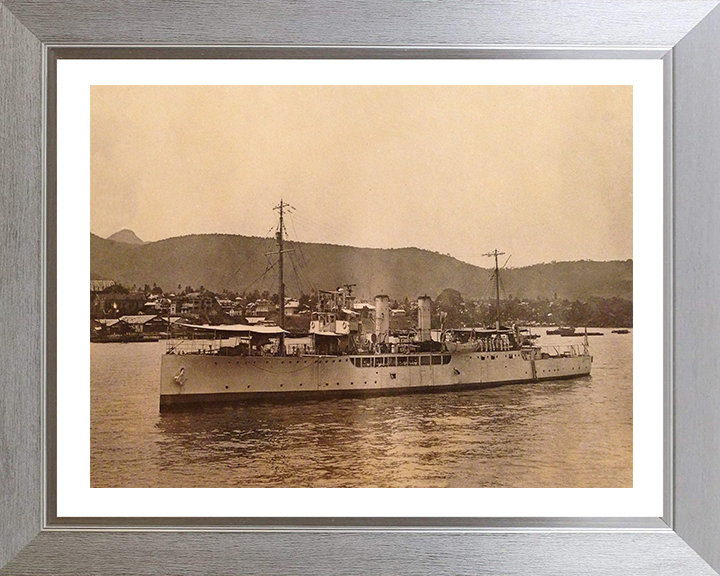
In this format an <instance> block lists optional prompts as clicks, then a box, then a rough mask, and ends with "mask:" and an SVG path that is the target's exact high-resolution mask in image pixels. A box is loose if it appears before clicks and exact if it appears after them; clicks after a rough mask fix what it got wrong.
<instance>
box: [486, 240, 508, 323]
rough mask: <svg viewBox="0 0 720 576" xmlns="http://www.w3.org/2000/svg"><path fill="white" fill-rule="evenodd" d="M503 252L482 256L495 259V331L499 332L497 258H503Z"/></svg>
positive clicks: (498, 274) (498, 273) (494, 251)
mask: <svg viewBox="0 0 720 576" xmlns="http://www.w3.org/2000/svg"><path fill="white" fill-rule="evenodd" d="M504 254H505V252H498V251H497V249H495V250H493V251H492V252H488V253H487V254H483V256H494V257H495V318H496V319H495V329H496V330H498V331H500V268H499V267H498V256H503V255H504Z"/></svg>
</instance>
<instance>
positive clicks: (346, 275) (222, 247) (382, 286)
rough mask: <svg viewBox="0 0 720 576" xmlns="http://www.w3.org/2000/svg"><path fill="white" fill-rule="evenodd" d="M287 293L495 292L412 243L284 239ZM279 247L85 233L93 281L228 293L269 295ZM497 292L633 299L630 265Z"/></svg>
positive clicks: (517, 279)
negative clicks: (351, 287) (348, 288)
mask: <svg viewBox="0 0 720 576" xmlns="http://www.w3.org/2000/svg"><path fill="white" fill-rule="evenodd" d="M285 249H286V250H289V251H290V252H289V253H288V255H286V257H285V284H286V293H287V294H288V295H290V296H298V295H299V293H300V291H301V290H302V291H304V292H305V293H309V292H310V290H311V289H312V288H317V289H321V290H333V289H335V288H337V287H338V286H341V285H342V284H345V283H351V284H356V288H355V294H356V295H357V296H359V297H361V298H372V297H373V296H375V295H376V294H380V293H384V294H388V295H389V296H390V297H391V298H392V299H397V300H402V299H404V298H405V297H408V298H409V299H414V298H416V297H417V296H419V295H424V294H427V295H429V296H431V297H432V298H435V297H436V296H437V295H438V294H439V293H440V292H441V291H442V290H444V289H445V288H452V289H455V290H458V291H459V292H460V293H461V294H462V295H463V297H464V298H471V299H477V298H489V297H492V296H493V295H494V283H493V282H491V278H492V270H490V269H485V268H480V267H478V266H474V265H472V264H468V263H466V262H462V261H460V260H457V259H456V258H453V257H451V256H448V255H444V254H439V253H437V252H432V251H429V250H421V249H419V248H393V249H376V248H356V247H352V246H337V245H334V244H313V243H298V242H289V241H286V243H285ZM276 250H277V247H276V246H275V245H274V241H273V240H272V239H271V238H259V237H250V236H239V235H230V234H201V235H190V236H180V237H176V238H168V239H166V240H159V241H157V242H142V241H141V240H140V239H139V238H137V236H136V235H135V234H134V233H133V232H131V231H129V230H124V231H122V232H120V233H117V234H114V235H113V236H111V237H110V238H108V239H104V238H101V237H99V236H96V235H94V234H90V275H91V279H102V280H114V281H115V282H117V283H120V284H122V285H124V286H127V287H131V286H133V285H135V286H137V287H142V286H144V285H145V284H148V285H150V286H152V285H153V284H157V285H158V286H160V287H161V288H163V289H164V290H165V291H166V292H173V291H176V290H178V289H184V288H185V287H186V286H192V287H193V288H195V289H198V288H200V287H201V286H203V287H204V288H205V289H207V290H211V291H214V292H222V291H223V290H229V291H232V292H238V293H240V292H243V291H248V292H249V291H253V290H255V289H257V290H259V291H261V292H262V291H263V290H268V291H269V292H271V293H274V292H277V282H278V280H277V278H278V271H277V265H276V264H275V261H276V259H277V258H276V256H275V255H272V254H269V253H272V252H274V251H276ZM500 278H501V295H502V296H503V298H505V297H511V296H514V297H518V298H533V299H535V298H538V297H544V298H550V299H554V298H560V299H568V300H576V299H585V298H589V297H594V296H596V297H604V298H611V297H618V298H623V299H626V300H632V297H633V294H632V286H633V284H632V278H633V263H632V260H627V261H610V262H595V261H588V260H582V261H574V262H552V263H543V264H535V265H532V266H525V267H518V268H508V269H506V270H503V271H502V272H501V274H500Z"/></svg>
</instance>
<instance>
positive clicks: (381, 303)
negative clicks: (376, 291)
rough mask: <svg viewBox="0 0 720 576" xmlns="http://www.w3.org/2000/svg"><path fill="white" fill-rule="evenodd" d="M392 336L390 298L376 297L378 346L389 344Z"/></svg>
mask: <svg viewBox="0 0 720 576" xmlns="http://www.w3.org/2000/svg"><path fill="white" fill-rule="evenodd" d="M389 335H390V298H389V297H388V296H386V295H385V294H380V295H378V296H375V337H376V340H377V343H378V344H387V341H388V336H389Z"/></svg>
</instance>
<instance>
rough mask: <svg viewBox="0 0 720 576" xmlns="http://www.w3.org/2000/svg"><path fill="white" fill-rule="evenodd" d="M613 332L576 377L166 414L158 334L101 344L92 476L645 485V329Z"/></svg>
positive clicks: (227, 482) (297, 483) (217, 481)
mask: <svg viewBox="0 0 720 576" xmlns="http://www.w3.org/2000/svg"><path fill="white" fill-rule="evenodd" d="M608 332H609V331H608ZM608 336H609V335H606V337H605V338H603V342H602V344H600V343H598V345H597V346H598V348H604V350H600V349H597V350H594V352H595V353H596V362H595V364H594V366H593V375H592V376H591V377H585V378H579V379H576V380H563V381H557V382H545V383H537V384H521V385H513V386H504V387H498V388H492V389H489V390H469V391H463V392H443V393H436V394H419V395H405V396H391V397H375V398H338V399H330V400H307V401H303V402H295V403H273V402H262V403H252V404H238V405H234V406H206V407H201V408H198V409H191V410H185V411H182V412H170V413H164V414H162V415H160V414H158V413H157V397H156V394H157V385H156V382H157V374H158V372H157V371H156V372H155V373H152V368H150V367H149V366H148V365H147V364H149V363H156V364H157V363H158V362H157V360H156V359H155V357H154V356H153V355H152V352H153V351H151V350H149V349H148V347H150V348H154V345H149V344H137V345H127V344H126V345H120V346H119V347H116V350H115V353H114V354H111V353H110V352H111V351H110V349H109V348H107V347H108V346H115V345H107V344H100V345H95V346H93V348H92V355H95V356H96V357H95V358H93V359H92V364H93V383H92V399H93V400H92V410H93V420H92V434H91V437H92V450H91V452H92V455H91V481H92V485H93V486H137V487H143V486H163V487H170V486H174V487H260V486H264V487H270V486H278V487H279V486H282V487H435V486H436V487H443V486H448V487H501V486H502V487H631V486H632V358H631V351H632V340H631V339H629V338H628V337H627V336H617V335H613V337H608ZM103 346H104V347H105V348H101V347H103ZM131 346H132V347H135V354H136V355H137V354H139V355H140V356H143V355H147V357H146V361H147V362H146V363H143V361H142V360H140V359H137V356H136V357H135V358H136V360H130V359H128V360H127V361H126V362H125V363H124V364H123V366H124V373H123V374H124V379H123V381H121V382H118V381H115V382H111V381H109V380H108V378H110V380H112V376H110V374H111V372H112V370H109V369H108V366H110V363H112V362H117V361H118V359H117V358H116V355H117V354H126V353H129V350H130V347H131ZM143 347H146V348H143ZM138 350H139V351H138ZM600 352H608V353H610V352H612V353H613V354H614V356H611V357H612V358H613V362H612V364H607V363H605V362H604V361H603V360H601V358H600V356H601V354H600ZM101 356H102V358H100V357H101ZM120 362H122V360H120ZM153 368H154V366H153ZM101 372H102V373H104V374H105V379H104V380H101V379H100V378H101V376H102V375H101ZM148 379H149V382H148V383H146V384H142V383H140V381H142V382H144V381H145V380H148ZM123 390H124V391H125V392H124V393H123ZM119 396H124V401H123V400H121V399H120V398H119ZM128 399H130V401H128ZM147 404H150V406H151V407H150V409H147V407H146V405H147ZM115 426H117V427H119V429H118V428H115V429H113V428H114V427H115Z"/></svg>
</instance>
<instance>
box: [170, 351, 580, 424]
mask: <svg viewBox="0 0 720 576" xmlns="http://www.w3.org/2000/svg"><path fill="white" fill-rule="evenodd" d="M591 365H592V357H591V356H588V355H578V356H563V357H537V358H533V357H531V355H530V354H524V353H521V352H520V351H517V350H515V351H503V352H486V353H472V354H452V355H451V354H427V355H417V356H402V355H383V356H301V357H272V356H268V357H263V356H235V357H233V356H218V355H195V354H193V355H175V354H166V355H164V356H163V357H162V369H161V382H160V408H161V410H164V409H167V408H170V407H173V406H178V405H188V404H203V403H215V402H238V401H245V400H256V399H269V400H279V401H285V400H288V401H294V400H297V399H303V398H319V397H324V396H358V395H359V396H368V395H385V394H406V393H413V392H423V393H425V392H437V391H445V390H456V389H463V388H487V387H493V386H500V385H504V384H519V383H523V382H533V381H539V380H556V379H561V378H574V377H578V376H585V375H588V374H589V373H590V369H591Z"/></svg>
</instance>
